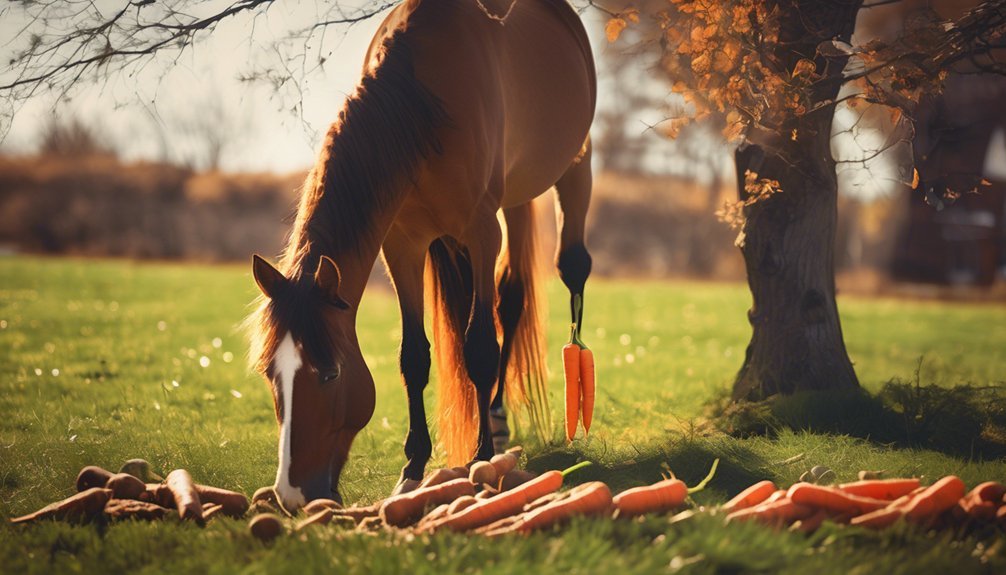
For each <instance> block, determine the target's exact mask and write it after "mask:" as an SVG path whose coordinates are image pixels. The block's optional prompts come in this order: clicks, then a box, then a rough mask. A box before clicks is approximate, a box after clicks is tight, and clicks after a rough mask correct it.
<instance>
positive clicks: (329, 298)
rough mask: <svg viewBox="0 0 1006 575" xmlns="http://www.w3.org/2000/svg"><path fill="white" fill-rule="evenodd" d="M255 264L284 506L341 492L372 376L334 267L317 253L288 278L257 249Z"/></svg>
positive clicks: (260, 344) (367, 410)
mask: <svg viewBox="0 0 1006 575" xmlns="http://www.w3.org/2000/svg"><path fill="white" fill-rule="evenodd" d="M253 271H254V275H255V281H256V282H257V283H258V286H259V288H260V289H261V290H262V293H263V294H264V295H265V301H264V302H263V304H262V306H261V307H260V309H259V310H258V318H257V325H256V328H257V331H258V337H257V338H255V339H256V344H257V345H255V347H256V348H257V349H254V350H253V359H254V360H255V361H256V365H257V367H258V369H259V371H260V372H261V373H263V374H264V375H265V377H266V378H267V379H268V381H269V384H270V386H271V388H272V392H273V401H274V403H275V407H276V420H277V421H278V423H279V426H280V434H279V469H278V470H277V472H276V486H275V487H276V493H277V495H278V496H279V498H280V499H281V501H282V502H283V505H284V507H286V508H287V509H289V510H293V509H297V508H299V507H300V506H302V505H304V503H306V502H307V501H311V500H312V499H319V498H335V499H339V493H338V485H339V473H340V472H341V470H342V465H343V463H345V460H346V457H347V456H348V453H349V446H350V443H351V442H352V439H353V436H355V435H356V432H357V431H359V430H360V429H361V428H363V426H365V425H366V424H367V422H368V421H369V420H370V416H371V415H372V414H373V412H374V380H373V377H372V376H371V375H370V371H369V370H368V369H367V365H366V363H365V362H364V360H363V354H362V352H361V351H360V346H359V343H358V342H357V338H356V329H355V313H354V312H353V310H351V309H350V305H349V304H348V303H347V302H346V301H345V300H344V299H342V298H341V297H340V296H339V283H340V275H339V268H338V267H337V266H336V265H335V263H334V262H333V261H332V260H331V259H329V258H328V257H322V258H321V260H320V262H319V264H318V268H317V271H316V272H315V273H314V274H303V277H300V276H299V275H294V276H293V277H289V278H288V277H285V276H284V275H283V274H282V273H281V272H280V271H279V270H277V269H276V268H274V267H273V266H272V265H270V264H269V263H268V262H266V261H265V260H264V259H262V258H260V257H258V256H255V260H254V264H253Z"/></svg>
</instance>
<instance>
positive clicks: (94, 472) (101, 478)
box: [77, 465, 115, 492]
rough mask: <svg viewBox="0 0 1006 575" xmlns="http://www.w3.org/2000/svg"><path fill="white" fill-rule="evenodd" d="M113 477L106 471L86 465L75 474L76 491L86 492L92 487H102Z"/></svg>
mask: <svg viewBox="0 0 1006 575" xmlns="http://www.w3.org/2000/svg"><path fill="white" fill-rule="evenodd" d="M113 475H115V474H114V473H112V472H111V471H108V470H107V469H102V468H100V467H98V466H96V465H88V466H87V467H85V468H83V469H81V470H80V473H78V474H77V491H78V492H80V491H87V490H88V489H90V488H92V487H104V486H105V484H107V483H108V480H109V479H111V478H112V476H113Z"/></svg>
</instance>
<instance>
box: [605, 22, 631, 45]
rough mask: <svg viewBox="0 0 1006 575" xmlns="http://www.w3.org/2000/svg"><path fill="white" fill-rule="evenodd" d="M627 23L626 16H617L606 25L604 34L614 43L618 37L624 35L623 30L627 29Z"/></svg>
mask: <svg viewBox="0 0 1006 575" xmlns="http://www.w3.org/2000/svg"><path fill="white" fill-rule="evenodd" d="M627 25H628V24H627V23H626V22H625V19H624V18H617V17H616V18H612V19H611V20H608V23H607V24H606V25H605V26H604V35H605V36H606V37H607V38H608V42H609V43H612V42H615V41H616V40H618V37H619V36H621V35H622V30H625V27H626V26H627Z"/></svg>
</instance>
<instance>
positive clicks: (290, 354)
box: [272, 333, 305, 508]
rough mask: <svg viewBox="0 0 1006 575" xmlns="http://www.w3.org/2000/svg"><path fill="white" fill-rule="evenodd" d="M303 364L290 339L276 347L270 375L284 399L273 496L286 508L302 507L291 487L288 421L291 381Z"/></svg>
mask: <svg viewBox="0 0 1006 575" xmlns="http://www.w3.org/2000/svg"><path fill="white" fill-rule="evenodd" d="M303 364H304V362H303V361H302V360H301V357H300V351H299V350H298V349H297V346H296V345H295V344H294V343H293V337H292V336H291V335H290V334H289V333H287V334H286V337H284V338H283V341H282V342H281V343H280V344H279V347H278V348H276V355H275V356H274V357H273V360H272V365H273V373H274V374H275V377H276V383H277V384H278V385H279V392H280V393H281V394H282V397H283V422H282V424H281V426H280V429H279V469H277V470H276V493H277V494H278V495H279V498H280V499H281V500H282V501H283V505H284V506H286V507H293V508H299V507H300V506H302V505H304V503H305V499H304V493H303V492H302V491H301V490H300V488H299V487H294V486H292V485H290V464H291V458H290V420H291V418H292V414H293V379H294V376H296V375H297V370H298V369H300V367H301V366H302V365H303Z"/></svg>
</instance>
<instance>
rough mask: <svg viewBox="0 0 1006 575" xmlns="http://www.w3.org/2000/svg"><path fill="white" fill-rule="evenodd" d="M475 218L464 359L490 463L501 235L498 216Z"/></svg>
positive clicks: (481, 447)
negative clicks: (470, 291) (470, 292)
mask: <svg viewBox="0 0 1006 575" xmlns="http://www.w3.org/2000/svg"><path fill="white" fill-rule="evenodd" d="M486 212H487V213H486V214H483V215H482V217H477V218H476V223H475V224H474V225H473V226H472V230H473V231H472V233H471V234H468V237H467V238H466V242H465V243H466V245H467V247H468V251H469V253H470V254H471V262H472V287H473V297H472V311H471V315H470V316H469V319H468V328H467V329H466V330H465V344H464V357H465V368H466V369H467V371H468V377H469V378H470V379H471V380H472V383H473V384H474V385H475V394H476V401H477V404H478V410H479V441H478V452H477V453H476V459H480V460H488V459H490V458H492V456H493V453H494V448H493V441H492V428H491V425H490V419H489V409H490V404H491V402H492V395H493V389H494V387H495V386H496V382H497V379H498V377H499V373H500V346H499V342H498V340H497V339H496V317H495V315H494V309H495V306H496V285H495V268H496V257H497V256H498V255H499V251H500V244H501V242H502V232H501V231H500V227H499V221H498V220H497V219H496V214H495V212H492V211H491V210H486Z"/></svg>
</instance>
